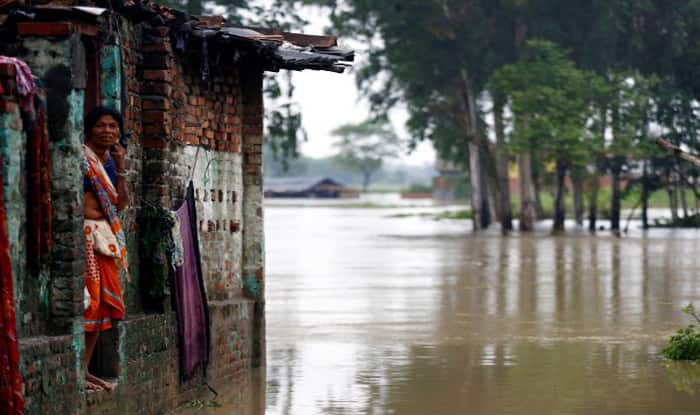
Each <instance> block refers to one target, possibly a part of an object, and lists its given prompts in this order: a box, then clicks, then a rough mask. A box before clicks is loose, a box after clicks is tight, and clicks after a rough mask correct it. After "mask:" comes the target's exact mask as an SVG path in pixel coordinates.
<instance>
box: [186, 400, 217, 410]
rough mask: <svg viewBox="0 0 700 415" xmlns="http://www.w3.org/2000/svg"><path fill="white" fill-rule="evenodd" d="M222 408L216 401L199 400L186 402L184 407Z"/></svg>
mask: <svg viewBox="0 0 700 415" xmlns="http://www.w3.org/2000/svg"><path fill="white" fill-rule="evenodd" d="M222 406H223V405H221V403H219V402H218V401H214V400H201V399H193V400H191V401H187V402H186V403H185V405H184V407H185V408H189V409H204V408H221V407H222Z"/></svg>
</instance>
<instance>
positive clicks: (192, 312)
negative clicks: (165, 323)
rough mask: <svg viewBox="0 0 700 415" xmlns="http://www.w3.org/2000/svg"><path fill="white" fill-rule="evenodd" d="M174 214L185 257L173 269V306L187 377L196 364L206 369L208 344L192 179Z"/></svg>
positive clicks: (184, 378) (205, 303)
mask: <svg viewBox="0 0 700 415" xmlns="http://www.w3.org/2000/svg"><path fill="white" fill-rule="evenodd" d="M175 214H176V215H177V217H178V219H179V221H180V235H181V237H182V248H183V260H184V261H183V264H182V266H180V267H177V269H176V271H175V284H174V285H175V306H176V309H177V320H178V329H179V334H180V375H181V377H182V379H183V380H184V381H186V380H189V379H191V378H192V376H193V375H194V372H195V369H197V367H199V366H201V367H202V368H203V370H204V371H205V372H206V368H207V364H208V363H209V346H210V332H209V311H208V309H207V299H206V293H205V291H204V280H203V279H202V267H201V257H200V254H199V240H198V238H197V213H196V210H195V204H194V187H193V185H192V182H190V183H189V185H188V188H187V196H186V197H185V200H184V202H183V203H182V205H181V206H180V208H179V209H177V210H176V211H175Z"/></svg>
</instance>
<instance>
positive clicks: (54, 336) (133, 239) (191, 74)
mask: <svg viewBox="0 0 700 415" xmlns="http://www.w3.org/2000/svg"><path fill="white" fill-rule="evenodd" d="M118 32H119V33H120V36H121V38H112V39H106V43H105V44H104V45H103V49H101V50H100V56H101V59H102V62H101V63H102V65H101V69H102V74H101V78H100V79H101V82H102V89H101V91H102V102H104V103H107V104H114V105H122V108H121V109H122V112H123V114H124V118H125V129H126V130H127V131H129V132H132V133H133V135H132V137H133V138H132V140H131V141H130V144H129V146H128V149H127V174H128V182H129V186H130V190H131V193H132V195H133V203H132V205H131V207H130V208H129V209H127V210H126V211H124V212H123V213H122V215H121V216H122V223H123V225H124V228H125V230H126V235H127V240H128V248H129V255H130V270H131V277H132V282H131V284H128V285H127V286H126V289H125V291H126V300H127V317H126V319H125V320H124V321H122V322H120V323H119V324H118V326H117V327H116V328H115V329H113V330H112V331H111V332H109V333H105V334H104V335H103V336H101V337H102V338H101V341H100V344H99V346H98V351H97V352H96V353H98V354H100V355H101V356H103V358H104V357H105V356H108V358H106V359H105V360H106V362H105V363H103V364H100V365H98V367H97V368H98V370H100V371H104V373H111V374H114V375H117V376H119V377H120V379H121V381H122V385H121V386H120V387H119V388H118V390H117V391H116V392H115V393H110V394H89V395H87V397H86V396H85V394H83V393H82V392H81V388H82V380H81V375H80V373H81V371H82V368H81V367H80V360H79V357H80V356H81V355H82V352H83V347H84V339H83V332H82V325H81V307H82V304H81V300H82V287H83V277H82V270H83V267H84V265H83V252H82V246H83V240H82V213H81V212H82V181H81V180H82V174H81V172H80V170H79V169H78V168H76V167H77V166H79V165H80V157H81V150H80V145H81V144H82V140H83V137H82V119H83V113H82V108H83V97H84V96H85V84H86V82H85V79H84V78H85V73H84V72H85V71H84V69H85V68H84V66H85V50H84V48H83V46H82V43H81V40H80V37H78V36H73V35H71V34H70V33H68V34H67V35H66V36H63V37H56V38H51V39H47V38H41V37H25V38H24V40H22V47H21V48H19V47H18V48H17V49H18V50H23V51H25V52H24V54H23V56H22V58H24V59H26V60H27V61H28V62H29V63H30V65H31V66H32V68H35V70H36V72H37V73H38V74H39V76H40V77H42V78H44V79H45V81H48V82H46V84H47V93H48V95H49V98H48V103H49V104H48V105H49V113H50V116H51V117H52V118H51V120H50V130H51V132H50V136H51V153H52V173H53V174H54V182H53V184H52V196H53V197H54V224H55V226H56V228H55V235H54V238H55V240H56V245H55V247H54V251H53V253H52V260H51V263H50V268H48V269H47V270H46V272H47V278H46V287H45V289H46V291H47V292H48V293H49V294H48V295H47V301H48V304H47V308H48V309H47V310H46V313H45V315H41V314H32V315H33V316H35V317H33V318H34V320H33V321H34V322H36V324H35V325H34V326H32V327H35V328H33V329H32V330H29V329H28V327H30V326H31V324H25V325H24V328H25V331H24V332H22V333H21V335H22V339H21V353H22V359H23V363H22V370H23V373H24V375H25V387H26V391H27V392H26V393H27V402H28V413H45V412H46V408H49V407H51V408H52V413H56V414H69V413H70V414H73V413H91V414H92V413H105V414H107V413H130V414H132V413H133V414H152V413H163V412H166V411H169V410H171V409H173V408H174V407H175V406H176V405H177V404H179V403H181V402H184V401H186V400H189V399H195V398H199V397H207V398H208V397H210V394H209V392H207V390H206V388H205V387H204V386H203V381H204V380H206V381H207V382H208V383H209V384H211V385H215V386H216V385H219V386H221V387H222V388H225V389H228V390H230V389H231V387H232V385H234V386H235V385H236V384H237V382H238V381H239V379H240V378H241V376H242V375H243V374H244V373H246V372H247V371H248V370H249V369H250V368H251V367H253V366H255V365H259V364H261V363H262V362H263V361H264V360H263V358H262V356H263V352H264V315H263V312H264V302H263V298H264V266H263V262H264V255H263V244H262V242H263V233H262V232H263V228H262V224H263V222H262V188H261V186H262V157H261V151H262V118H263V117H262V110H263V108H262V70H261V69H260V67H259V66H256V65H254V64H252V63H251V62H245V61H242V62H237V63H236V64H234V63H233V62H228V63H226V62H219V63H218V64H214V63H213V62H208V63H204V64H202V59H201V55H200V54H198V53H196V52H195V53H187V54H184V53H178V52H173V50H172V46H171V42H170V34H169V32H168V30H167V28H152V27H148V26H147V25H145V24H141V25H133V24H131V23H130V22H127V21H121V22H120V30H119V31H118ZM81 65H82V66H83V68H82V70H81ZM116 68H123V72H119V71H117V70H116ZM203 73H204V74H206V77H203V76H202V74H203ZM0 112H3V111H0ZM4 112H5V113H7V111H4ZM51 114H53V115H51ZM6 117H7V116H6ZM2 120H3V115H2V114H0V121H2ZM0 128H2V127H0ZM19 141H20V142H21V140H19ZM190 179H192V180H193V182H194V186H195V194H196V208H197V214H198V219H199V221H198V222H199V223H197V227H198V229H199V237H200V250H201V252H202V260H203V264H202V268H203V273H204V279H205V286H206V291H207V296H208V299H209V308H210V317H211V334H212V351H211V352H212V354H211V364H210V368H209V371H208V372H207V374H206V379H205V378H204V374H203V373H200V374H199V375H198V376H196V377H195V379H193V380H192V381H190V382H188V383H187V384H181V383H180V380H179V365H178V339H177V325H176V319H175V315H174V312H173V311H172V310H171V309H170V307H169V300H166V302H165V304H166V310H165V312H163V313H155V314H154V313H146V312H145V311H144V310H145V308H144V304H143V300H142V298H141V297H140V294H139V290H138V288H137V287H138V280H139V278H142V277H147V275H144V276H142V275H140V274H139V267H138V263H139V255H140V253H139V249H138V238H139V227H138V217H139V214H140V209H141V206H142V205H143V203H152V204H158V205H160V206H163V207H167V208H176V207H177V206H179V205H180V203H182V198H183V196H184V191H185V189H186V186H187V183H188V181H189V180H190ZM13 199H16V197H13ZM13 217H15V218H16V219H17V221H18V224H21V223H22V222H23V221H24V220H25V219H24V218H22V217H21V215H19V214H17V215H14V216H13ZM18 245H19V244H18ZM16 256H17V257H19V258H23V256H22V255H21V252H20V253H17V255H16ZM19 268H20V267H19V266H18V269H19ZM49 275H50V278H49ZM22 278H23V277H21V276H20V279H22ZM37 291H38V288H37V287H35V286H33V285H31V284H25V285H24V286H23V288H22V292H21V293H20V295H19V297H27V296H37ZM28 307H29V306H28V305H27V304H25V303H22V304H21V305H20V307H18V309H19V312H20V313H26V312H27V310H29V308H28ZM41 324H43V326H41ZM56 362H61V365H62V366H61V365H59V364H57V363H56ZM59 366H61V367H59ZM224 385H225V386H224Z"/></svg>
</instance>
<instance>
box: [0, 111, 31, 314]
mask: <svg viewBox="0 0 700 415" xmlns="http://www.w3.org/2000/svg"><path fill="white" fill-rule="evenodd" d="M25 151H26V134H25V133H24V131H23V130H22V120H21V118H20V114H19V109H18V108H16V109H15V111H14V112H11V113H5V114H1V115H0V152H2V158H3V164H2V169H3V171H2V178H3V189H4V194H3V197H4V199H5V208H6V210H7V233H8V237H9V242H10V258H11V259H12V273H13V274H12V275H13V282H14V296H15V304H16V309H15V311H16V313H17V314H16V315H17V327H21V322H22V320H23V312H22V308H23V307H22V305H23V304H24V302H25V295H24V294H25V292H26V291H25V289H24V282H25V280H26V268H27V267H26V265H27V263H26V255H25V249H24V246H25V234H24V228H25V227H24V224H25V223H26V220H27V215H26V203H25V199H26V198H25V197H24V194H25V192H24V187H25V183H26V181H25V175H24V163H25Z"/></svg>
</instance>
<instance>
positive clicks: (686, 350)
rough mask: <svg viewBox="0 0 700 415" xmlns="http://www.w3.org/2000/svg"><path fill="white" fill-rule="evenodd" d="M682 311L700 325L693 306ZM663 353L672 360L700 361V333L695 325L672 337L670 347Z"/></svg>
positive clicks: (679, 331)
mask: <svg viewBox="0 0 700 415" xmlns="http://www.w3.org/2000/svg"><path fill="white" fill-rule="evenodd" d="M682 311H683V312H684V313H686V314H688V315H689V316H691V317H692V318H693V319H694V320H695V321H696V322H698V323H700V316H698V314H697V313H696V311H695V307H694V306H693V305H692V304H689V305H688V306H686V307H684V308H683V309H682ZM662 353H663V355H664V356H666V357H667V358H668V359H671V360H700V331H698V330H697V329H696V326H695V325H694V324H690V325H688V327H685V328H682V329H680V330H678V331H677V332H676V334H675V335H673V336H671V339H670V340H669V344H668V346H667V347H666V348H665V349H664V350H663V351H662Z"/></svg>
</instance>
